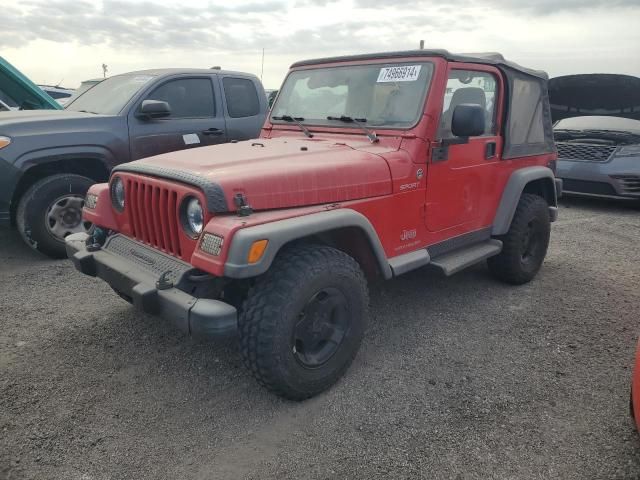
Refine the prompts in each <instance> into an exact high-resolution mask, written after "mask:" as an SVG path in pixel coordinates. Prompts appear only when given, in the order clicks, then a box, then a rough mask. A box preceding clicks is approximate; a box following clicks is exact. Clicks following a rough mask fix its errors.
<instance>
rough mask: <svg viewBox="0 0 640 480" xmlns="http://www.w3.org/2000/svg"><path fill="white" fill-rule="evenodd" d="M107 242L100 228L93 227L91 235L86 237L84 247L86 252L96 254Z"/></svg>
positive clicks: (104, 232)
mask: <svg viewBox="0 0 640 480" xmlns="http://www.w3.org/2000/svg"><path fill="white" fill-rule="evenodd" d="M106 240H107V232H106V231H104V230H103V229H101V228H100V227H94V229H93V232H92V233H91V235H89V236H88V237H87V241H86V245H87V251H88V252H97V251H98V250H100V249H101V248H102V245H104V242H105V241H106Z"/></svg>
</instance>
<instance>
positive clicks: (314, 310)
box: [292, 288, 350, 368]
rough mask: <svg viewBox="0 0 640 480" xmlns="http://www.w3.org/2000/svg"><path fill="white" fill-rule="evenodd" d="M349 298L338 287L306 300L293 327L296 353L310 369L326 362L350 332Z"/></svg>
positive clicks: (294, 351) (293, 344) (293, 346)
mask: <svg viewBox="0 0 640 480" xmlns="http://www.w3.org/2000/svg"><path fill="white" fill-rule="evenodd" d="M349 324H350V316H349V308H348V302H347V298H346V297H345V296H344V294H343V293H342V292H341V291H340V290H338V289H337V288H324V289H322V290H320V291H319V292H317V293H316V294H315V295H313V296H312V297H311V298H310V299H309V301H308V302H307V303H306V305H305V306H304V308H303V309H302V311H301V312H300V314H299V315H298V321H297V323H296V324H295V326H294V329H293V338H292V351H293V355H294V357H295V358H296V360H298V362H300V364H302V365H303V366H304V367H307V368H317V367H320V366H322V365H324V364H325V363H327V362H328V361H329V360H330V359H331V357H333V356H334V355H335V353H336V352H337V351H338V349H339V348H340V345H341V344H342V342H343V341H344V338H345V336H346V335H347V332H348V331H349Z"/></svg>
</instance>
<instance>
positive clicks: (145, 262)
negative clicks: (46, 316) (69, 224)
mask: <svg viewBox="0 0 640 480" xmlns="http://www.w3.org/2000/svg"><path fill="white" fill-rule="evenodd" d="M87 237H88V235H87V234H86V233H76V234H73V235H69V236H68V237H67V238H66V248H67V255H68V256H69V258H70V259H71V261H72V262H73V264H74V266H75V267H76V270H78V271H79V272H82V273H84V274H85V275H89V276H91V277H98V278H101V279H102V280H104V281H105V282H107V283H108V284H109V285H110V286H111V287H112V288H114V289H115V290H117V291H118V292H120V293H122V294H123V295H124V296H125V297H128V298H130V299H131V302H132V303H133V304H134V305H135V306H136V307H137V308H138V309H140V310H142V311H143V312H145V313H149V314H152V315H156V316H159V317H162V318H164V319H167V320H170V321H172V322H173V323H174V324H176V326H177V327H178V328H179V329H180V330H182V331H183V332H185V333H189V334H191V335H194V336H207V337H223V336H229V335H233V334H235V332H236V331H237V311H236V309H235V307H233V306H231V305H229V304H227V303H224V302H221V301H219V300H211V299H207V298H196V297H193V296H191V295H189V294H188V293H185V292H183V291H182V290H180V289H178V288H176V287H173V286H171V284H178V283H179V279H180V277H181V276H182V275H185V274H188V272H189V270H191V266H190V265H188V264H186V263H184V262H181V261H179V260H177V259H175V258H173V257H170V256H168V255H164V254H163V253H161V252H159V251H157V250H155V249H152V248H149V247H147V246H145V245H142V244H140V243H138V242H136V241H134V240H131V239H129V238H127V237H124V236H122V235H113V236H111V237H109V238H108V239H107V241H106V242H105V244H104V246H103V247H102V248H101V249H99V250H97V251H89V250H87V246H86V240H87ZM158 272H166V275H165V277H166V278H168V279H169V280H170V284H169V285H163V282H161V281H159V280H160V276H162V275H161V273H160V274H159V273H158Z"/></svg>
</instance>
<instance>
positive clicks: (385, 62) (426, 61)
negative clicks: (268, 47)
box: [268, 57, 437, 132]
mask: <svg viewBox="0 0 640 480" xmlns="http://www.w3.org/2000/svg"><path fill="white" fill-rule="evenodd" d="M409 63H410V64H415V65H418V64H419V65H422V66H428V67H429V68H430V69H431V72H430V77H429V81H428V83H427V85H426V88H424V90H423V92H422V98H421V99H420V104H421V105H422V107H421V108H419V110H418V114H417V115H416V118H415V120H414V121H413V122H412V123H411V124H409V125H402V126H394V125H373V124H370V123H369V122H368V121H367V122H366V123H363V124H364V125H365V126H367V127H368V128H370V129H372V130H374V131H376V132H380V131H385V130H391V131H409V130H413V129H414V128H416V127H417V126H418V125H419V124H420V122H421V121H422V117H423V116H424V112H425V109H426V103H427V99H428V98H429V95H430V92H431V89H432V88H433V84H434V83H435V82H434V80H435V77H436V71H437V67H436V63H437V62H436V61H434V60H433V59H432V58H427V57H425V58H404V57H399V58H394V59H388V58H386V59H380V60H376V61H367V62H345V63H332V64H325V65H310V66H304V67H296V68H293V69H291V70H289V72H288V73H287V76H286V77H285V79H284V81H283V82H282V85H281V86H280V89H279V90H278V96H277V97H276V101H275V102H274V103H273V106H272V107H271V109H270V110H269V116H268V120H269V122H270V123H271V124H272V125H273V126H278V127H279V126H290V125H291V124H290V123H289V122H285V121H283V120H274V119H273V117H274V115H275V116H279V115H277V114H276V113H275V112H276V107H277V105H278V102H280V101H281V99H282V91H283V87H284V86H285V85H286V83H287V81H288V80H289V78H290V77H291V75H293V74H294V73H297V72H304V71H308V70H329V69H335V68H353V67H379V68H384V67H395V66H402V65H405V64H409ZM286 114H288V115H290V114H291V113H290V112H286ZM345 115H346V114H345ZM312 120H318V119H312ZM302 123H303V124H304V125H305V126H310V127H314V128H315V129H316V130H317V129H329V130H348V131H350V132H351V131H354V130H358V131H359V132H360V131H361V129H360V128H359V127H355V126H354V125H353V124H349V123H343V122H336V121H330V120H327V121H323V122H322V123H316V122H314V121H309V120H308V119H306V118H305V119H304V120H303V121H302Z"/></svg>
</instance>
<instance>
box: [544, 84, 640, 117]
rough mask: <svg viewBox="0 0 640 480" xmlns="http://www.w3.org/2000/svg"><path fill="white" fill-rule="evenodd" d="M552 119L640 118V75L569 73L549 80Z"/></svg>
mask: <svg viewBox="0 0 640 480" xmlns="http://www.w3.org/2000/svg"><path fill="white" fill-rule="evenodd" d="M549 102H550V103H551V116H552V118H553V121H554V122H556V121H558V120H562V119H563V118H572V117H581V116H588V115H598V116H609V117H624V118H631V119H635V120H640V78H638V77H633V76H631V75H614V74H603V73H594V74H585V75H567V76H564V77H556V78H552V79H551V80H549Z"/></svg>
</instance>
